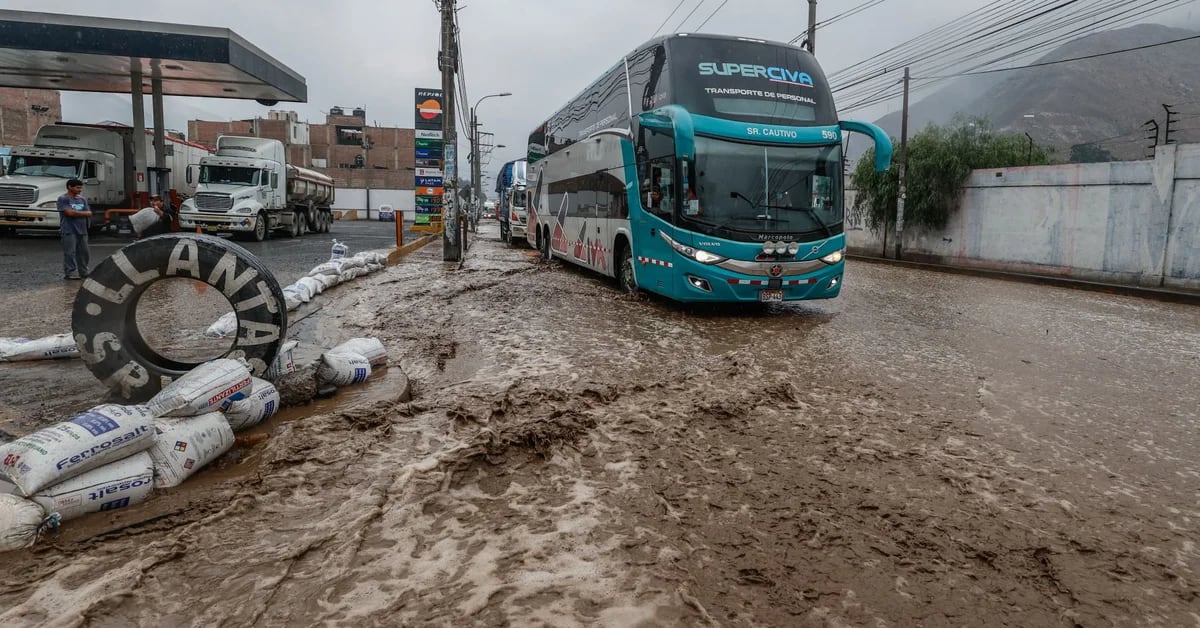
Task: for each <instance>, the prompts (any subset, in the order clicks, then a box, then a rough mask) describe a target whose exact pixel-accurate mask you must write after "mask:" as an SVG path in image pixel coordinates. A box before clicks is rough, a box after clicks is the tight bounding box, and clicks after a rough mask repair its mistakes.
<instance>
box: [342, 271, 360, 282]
mask: <svg viewBox="0 0 1200 628" xmlns="http://www.w3.org/2000/svg"><path fill="white" fill-rule="evenodd" d="M357 278H358V269H357V268H350V269H348V270H344V271H342V274H340V275H338V283H346V282H347V281H354V280H355V279H357Z"/></svg>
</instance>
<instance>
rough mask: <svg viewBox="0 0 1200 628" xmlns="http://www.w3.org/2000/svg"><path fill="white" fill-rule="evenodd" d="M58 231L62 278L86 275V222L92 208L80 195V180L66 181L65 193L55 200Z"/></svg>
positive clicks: (81, 185)
mask: <svg viewBox="0 0 1200 628" xmlns="http://www.w3.org/2000/svg"><path fill="white" fill-rule="evenodd" d="M58 217H59V228H58V232H59V235H60V236H61V240H62V249H63V279H83V278H85V277H87V276H88V261H89V260H88V223H89V222H90V221H91V219H92V207H91V205H88V202H87V199H86V198H84V196H83V181H80V180H79V179H71V180H69V181H67V193H66V194H63V195H62V196H60V197H58Z"/></svg>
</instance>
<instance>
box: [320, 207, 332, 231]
mask: <svg viewBox="0 0 1200 628" xmlns="http://www.w3.org/2000/svg"><path fill="white" fill-rule="evenodd" d="M330 231H333V212H328V211H323V212H321V233H329V232H330Z"/></svg>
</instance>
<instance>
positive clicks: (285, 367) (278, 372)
mask: <svg viewBox="0 0 1200 628" xmlns="http://www.w3.org/2000/svg"><path fill="white" fill-rule="evenodd" d="M299 345H300V343H299V342H297V341H295V340H289V341H287V342H285V343H283V344H282V345H281V346H280V347H279V355H277V356H275V361H274V362H272V363H271V366H270V367H268V368H267V372H266V375H265V378H266V379H267V380H269V381H272V382H273V381H275V380H277V379H279V378H280V377H283V376H284V375H289V374H291V373H295V372H296V359H295V357H294V352H295V350H296V347H297V346H299ZM251 390H253V385H252V386H251Z"/></svg>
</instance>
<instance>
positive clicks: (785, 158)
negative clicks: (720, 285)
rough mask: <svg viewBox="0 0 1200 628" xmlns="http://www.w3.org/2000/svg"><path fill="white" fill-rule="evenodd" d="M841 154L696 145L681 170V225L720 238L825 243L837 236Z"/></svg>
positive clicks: (836, 148) (699, 141)
mask: <svg viewBox="0 0 1200 628" xmlns="http://www.w3.org/2000/svg"><path fill="white" fill-rule="evenodd" d="M841 173H842V150H841V145H840V144H834V145H832V146H816V147H811V146H766V145H761V144H746V143H741V142H733V141H728V140H719V139H714V138H709V137H697V138H696V161H695V163H694V164H692V163H685V164H684V169H683V173H682V174H683V194H684V196H683V202H682V211H681V212H680V218H681V223H682V225H684V226H686V227H687V228H689V229H693V230H696V231H701V232H705V233H709V234H712V235H717V234H720V233H724V234H734V235H735V234H744V235H746V236H749V237H753V236H754V235H756V234H761V233H789V234H796V235H806V236H815V237H829V236H832V235H835V234H837V233H841V231H842V205H841V198H842V196H841V184H842V181H841Z"/></svg>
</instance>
